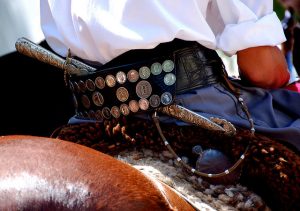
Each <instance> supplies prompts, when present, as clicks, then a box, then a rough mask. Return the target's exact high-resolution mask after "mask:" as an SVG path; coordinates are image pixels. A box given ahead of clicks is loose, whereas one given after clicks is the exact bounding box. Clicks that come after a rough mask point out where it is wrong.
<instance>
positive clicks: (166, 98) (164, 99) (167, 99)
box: [161, 92, 173, 105]
mask: <svg viewBox="0 0 300 211" xmlns="http://www.w3.org/2000/svg"><path fill="white" fill-rule="evenodd" d="M172 100H173V97H172V94H171V93H170V92H164V93H163V94H162V95H161V103H162V104H164V105H169V104H170V103H171V102H172Z"/></svg>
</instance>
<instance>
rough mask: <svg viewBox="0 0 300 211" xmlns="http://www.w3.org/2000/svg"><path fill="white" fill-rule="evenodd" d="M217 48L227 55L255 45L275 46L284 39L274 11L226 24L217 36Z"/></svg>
mask: <svg viewBox="0 0 300 211" xmlns="http://www.w3.org/2000/svg"><path fill="white" fill-rule="evenodd" d="M217 41H218V43H217V48H218V49H220V50H222V51H223V52H224V53H226V54H227V55H233V54H235V53H236V52H237V51H239V50H243V49H246V48H250V47H256V46H276V45H279V44H280V43H282V42H284V41H286V38H285V35H284V33H283V29H282V25H281V22H280V20H279V19H278V17H277V15H276V13H275V12H273V13H270V14H268V15H266V16H263V17H262V18H260V19H258V20H252V21H246V22H242V23H238V24H228V25H227V26H226V27H225V29H224V31H223V32H222V34H221V35H220V36H219V37H218V38H217Z"/></svg>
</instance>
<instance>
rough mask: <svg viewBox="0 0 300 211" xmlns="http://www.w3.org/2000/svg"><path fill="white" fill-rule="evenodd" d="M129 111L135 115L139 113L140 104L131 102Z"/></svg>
mask: <svg viewBox="0 0 300 211" xmlns="http://www.w3.org/2000/svg"><path fill="white" fill-rule="evenodd" d="M129 109H130V111H132V112H133V113H135V112H137V111H138V110H139V103H138V102H137V101H136V100H131V101H130V102H129Z"/></svg>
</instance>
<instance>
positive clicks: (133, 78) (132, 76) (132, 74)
mask: <svg viewBox="0 0 300 211" xmlns="http://www.w3.org/2000/svg"><path fill="white" fill-rule="evenodd" d="M139 77H140V76H139V73H138V71H136V70H133V69H132V70H129V72H128V73H127V78H128V81H130V82H132V83H134V82H137V80H138V79H139Z"/></svg>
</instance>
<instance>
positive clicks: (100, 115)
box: [95, 110, 103, 120]
mask: <svg viewBox="0 0 300 211" xmlns="http://www.w3.org/2000/svg"><path fill="white" fill-rule="evenodd" d="M95 117H96V119H97V120H103V116H102V111H101V110H97V111H96V112H95Z"/></svg>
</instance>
